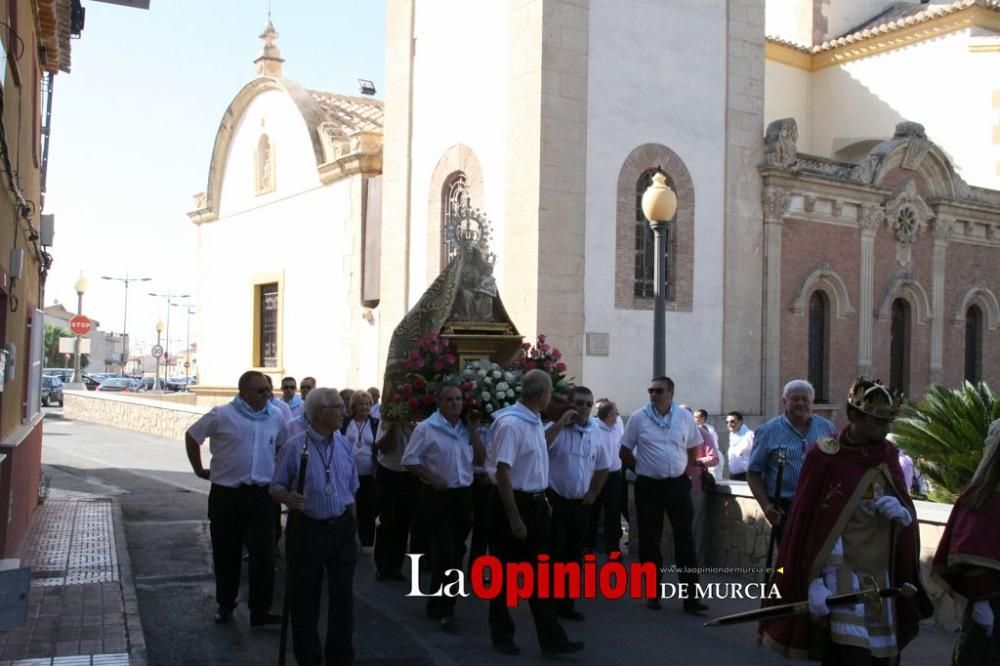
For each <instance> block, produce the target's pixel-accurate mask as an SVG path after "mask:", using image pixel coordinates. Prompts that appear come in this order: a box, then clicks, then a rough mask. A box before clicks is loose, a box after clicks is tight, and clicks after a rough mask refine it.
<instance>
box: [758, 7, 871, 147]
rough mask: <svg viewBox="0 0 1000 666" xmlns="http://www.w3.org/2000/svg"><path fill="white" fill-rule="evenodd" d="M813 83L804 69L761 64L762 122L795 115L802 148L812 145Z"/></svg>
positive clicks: (767, 63) (766, 63)
mask: <svg viewBox="0 0 1000 666" xmlns="http://www.w3.org/2000/svg"><path fill="white" fill-rule="evenodd" d="M770 6H771V4H770V3H768V8H770ZM769 34H770V33H769ZM812 85H813V78H812V74H810V73H809V72H808V71H806V70H804V69H801V68H799V67H792V66H791V65H785V64H783V63H780V62H777V61H774V60H767V61H766V62H765V63H764V125H765V127H766V126H767V125H769V124H770V123H772V122H774V121H775V120H779V119H781V118H794V119H795V122H796V125H798V129H799V143H798V145H799V146H800V149H801V150H803V151H806V150H807V146H812V140H811V139H810V136H809V130H810V129H811V128H812V123H811V122H810V119H811V118H812ZM883 133H884V132H883Z"/></svg>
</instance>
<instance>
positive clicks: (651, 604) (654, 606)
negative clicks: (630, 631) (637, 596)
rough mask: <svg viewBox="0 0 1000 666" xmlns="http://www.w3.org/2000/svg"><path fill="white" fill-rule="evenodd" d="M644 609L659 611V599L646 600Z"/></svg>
mask: <svg viewBox="0 0 1000 666" xmlns="http://www.w3.org/2000/svg"><path fill="white" fill-rule="evenodd" d="M646 608H648V609H649V610H660V609H661V608H663V605H662V604H661V603H660V600H659V599H647V600H646Z"/></svg>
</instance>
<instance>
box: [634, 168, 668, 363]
mask: <svg viewBox="0 0 1000 666" xmlns="http://www.w3.org/2000/svg"><path fill="white" fill-rule="evenodd" d="M676 212H677V195H675V194H674V191H673V190H672V189H670V187H669V186H668V185H667V178H666V176H665V175H664V174H663V172H662V171H661V170H660V169H659V168H657V170H656V173H655V174H654V175H653V182H652V183H650V184H649V187H647V188H646V191H645V192H643V194H642V214H643V215H645V216H646V219H647V220H648V221H649V226H650V228H651V229H652V230H653V234H654V235H655V237H656V243H655V245H654V247H653V252H654V254H655V263H654V264H653V297H654V299H655V307H654V309H653V376H654V377H663V376H664V375H666V374H667V360H666V353H667V350H666V346H667V340H666V338H667V329H666V313H667V293H666V292H667V251H666V250H667V224H668V223H669V222H670V220H672V219H673V217H674V214H675V213H676Z"/></svg>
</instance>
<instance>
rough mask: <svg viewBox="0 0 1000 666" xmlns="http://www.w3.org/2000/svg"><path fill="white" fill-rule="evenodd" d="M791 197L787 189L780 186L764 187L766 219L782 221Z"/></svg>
mask: <svg viewBox="0 0 1000 666" xmlns="http://www.w3.org/2000/svg"><path fill="white" fill-rule="evenodd" d="M790 198H791V197H789V195H788V191H787V190H783V189H782V188H780V187H768V188H765V189H764V219H765V220H770V221H777V222H781V220H782V219H784V217H785V211H786V210H788V201H789V199H790Z"/></svg>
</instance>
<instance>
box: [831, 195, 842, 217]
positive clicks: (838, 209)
mask: <svg viewBox="0 0 1000 666" xmlns="http://www.w3.org/2000/svg"><path fill="white" fill-rule="evenodd" d="M830 210H831V211H832V212H833V216H834V217H840V216H841V215H842V214H843V212H844V202H843V201H841V200H840V199H834V200H833V202H831V203H830Z"/></svg>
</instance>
